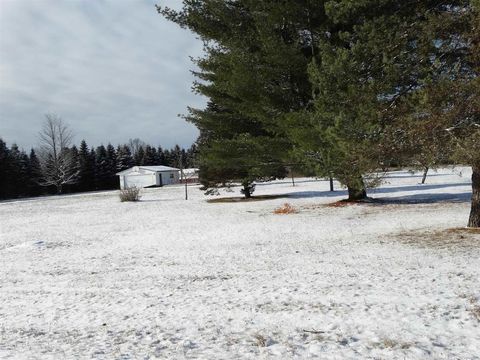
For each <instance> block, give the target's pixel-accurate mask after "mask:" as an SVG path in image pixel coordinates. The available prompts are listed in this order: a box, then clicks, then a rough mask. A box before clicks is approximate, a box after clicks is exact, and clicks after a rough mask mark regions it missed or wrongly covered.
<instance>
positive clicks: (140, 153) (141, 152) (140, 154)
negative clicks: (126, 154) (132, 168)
mask: <svg viewBox="0 0 480 360" xmlns="http://www.w3.org/2000/svg"><path fill="white" fill-rule="evenodd" d="M133 159H134V161H135V165H136V166H142V165H145V164H144V161H145V149H144V148H143V146H142V147H140V148H138V150H137V152H136V153H135V155H134V157H133Z"/></svg>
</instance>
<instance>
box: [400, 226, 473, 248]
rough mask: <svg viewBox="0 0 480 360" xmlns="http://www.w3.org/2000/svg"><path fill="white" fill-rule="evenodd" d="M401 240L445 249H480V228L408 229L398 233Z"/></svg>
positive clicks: (425, 246) (409, 243)
mask: <svg viewBox="0 0 480 360" xmlns="http://www.w3.org/2000/svg"><path fill="white" fill-rule="evenodd" d="M396 239H398V240H400V241H401V242H403V243H405V244H408V245H414V246H419V247H424V248H435V249H445V250H458V249H472V248H473V249H475V248H477V249H480V229H470V228H453V229H445V230H436V231H425V230H423V231H422V230H419V231H408V232H402V233H399V234H397V236H396Z"/></svg>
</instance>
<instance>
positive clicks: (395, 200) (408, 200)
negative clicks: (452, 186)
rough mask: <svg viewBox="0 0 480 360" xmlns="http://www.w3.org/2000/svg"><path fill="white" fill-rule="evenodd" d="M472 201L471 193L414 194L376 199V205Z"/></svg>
mask: <svg viewBox="0 0 480 360" xmlns="http://www.w3.org/2000/svg"><path fill="white" fill-rule="evenodd" d="M471 199H472V193H471V192H464V193H439V194H435V193H433V194H432V193H430V194H414V195H405V196H398V197H388V198H375V199H374V200H375V201H374V204H376V205H418V204H437V203H469V202H470V201H471Z"/></svg>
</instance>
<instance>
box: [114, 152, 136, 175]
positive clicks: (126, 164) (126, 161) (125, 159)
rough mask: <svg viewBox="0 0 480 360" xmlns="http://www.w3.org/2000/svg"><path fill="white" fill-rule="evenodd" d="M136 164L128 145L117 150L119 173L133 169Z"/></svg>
mask: <svg viewBox="0 0 480 360" xmlns="http://www.w3.org/2000/svg"><path fill="white" fill-rule="evenodd" d="M134 165H135V162H134V160H133V157H132V153H131V152H130V148H129V147H128V145H121V146H118V148H117V171H118V172H120V171H123V170H126V169H129V168H131V167H132V166H134Z"/></svg>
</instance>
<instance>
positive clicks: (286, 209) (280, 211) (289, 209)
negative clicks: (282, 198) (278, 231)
mask: <svg viewBox="0 0 480 360" xmlns="http://www.w3.org/2000/svg"><path fill="white" fill-rule="evenodd" d="M297 212H298V211H297V209H295V208H294V207H293V206H292V205H290V204H289V203H285V204H283V205H282V206H280V207H278V208H276V209H275V210H274V211H273V213H274V214H277V215H286V214H296V213H297Z"/></svg>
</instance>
